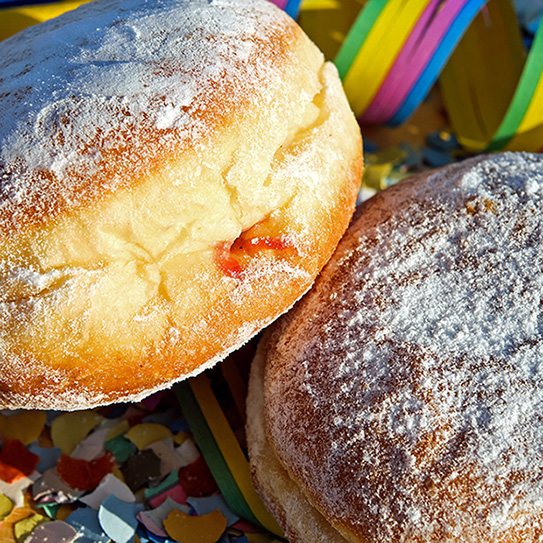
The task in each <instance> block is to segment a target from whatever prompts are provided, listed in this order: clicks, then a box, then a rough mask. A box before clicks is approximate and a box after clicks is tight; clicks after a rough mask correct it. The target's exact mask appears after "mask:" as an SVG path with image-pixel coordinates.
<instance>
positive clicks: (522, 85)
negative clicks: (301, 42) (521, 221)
mask: <svg viewBox="0 0 543 543" xmlns="http://www.w3.org/2000/svg"><path fill="white" fill-rule="evenodd" d="M302 8H303V6H302ZM542 27H543V25H540V27H539V30H538V31H537V33H536V35H535V38H534V40H533V43H532V45H531V48H530V51H529V53H528V54H527V53H526V51H525V50H524V48H523V44H522V40H521V35H520V30H519V28H518V24H517V18H516V15H515V12H514V9H513V6H512V5H511V3H510V0H411V1H409V2H405V1H403V0H369V1H368V2H367V3H366V4H365V5H364V7H363V9H362V10H361V11H360V13H359V15H358V17H357V19H356V20H355V22H354V24H353V25H352V27H351V28H350V30H349V32H348V34H347V36H346V38H345V40H344V41H343V43H342V46H341V48H340V50H339V52H338V53H337V55H336V56H335V59H334V61H335V63H336V65H337V67H338V70H339V73H340V75H341V77H342V79H343V84H344V87H345V91H346V93H347V96H348V97H349V100H350V102H351V106H352V107H353V110H354V111H355V114H356V115H357V117H358V118H359V119H360V120H361V122H362V123H368V124H386V125H388V126H398V125H400V124H402V123H403V122H405V121H406V120H407V119H408V118H409V116H410V115H411V114H412V113H413V112H414V111H415V110H416V108H417V107H418V106H419V104H420V103H421V102H422V101H423V100H424V98H425V97H426V96H427V94H428V92H429V91H430V89H431V88H432V86H433V85H434V83H436V81H437V80H438V79H439V78H440V84H441V89H442V94H443V98H444V102H445V106H446V109H447V112H448V115H449V119H450V122H451V125H452V128H453V130H454V132H455V133H456V135H457V138H458V140H459V142H460V143H461V144H462V145H463V146H464V147H465V148H467V149H469V150H473V151H483V150H499V149H508V150H524V151H535V152H537V151H540V150H542V149H543V30H542Z"/></svg>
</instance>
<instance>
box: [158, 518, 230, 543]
mask: <svg viewBox="0 0 543 543" xmlns="http://www.w3.org/2000/svg"><path fill="white" fill-rule="evenodd" d="M164 528H165V529H166V532H167V533H168V535H169V536H170V537H172V538H173V539H174V540H175V541H177V543H217V541H218V540H219V538H220V537H221V535H222V534H223V532H224V531H225V530H226V519H225V518H224V515H223V514H222V513H221V512H220V511H218V510H217V511H213V512H212V513H209V514H207V515H202V516H199V517H193V516H190V515H187V514H186V513H183V512H182V511H179V510H174V511H172V512H171V513H170V514H169V515H168V517H166V519H165V520H164Z"/></svg>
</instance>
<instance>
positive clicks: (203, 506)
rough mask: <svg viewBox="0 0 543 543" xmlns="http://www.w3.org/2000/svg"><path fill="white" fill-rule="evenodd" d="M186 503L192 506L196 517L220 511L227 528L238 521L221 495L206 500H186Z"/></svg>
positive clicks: (238, 518) (237, 517)
mask: <svg viewBox="0 0 543 543" xmlns="http://www.w3.org/2000/svg"><path fill="white" fill-rule="evenodd" d="M187 503H188V504H189V505H190V506H192V508H193V509H194V511H196V514H197V515H207V514H208V513H211V512H213V511H216V510H218V511H220V512H221V513H222V514H223V516H224V517H225V519H226V525H227V526H232V525H233V524H236V522H238V521H239V520H240V517H239V516H238V515H236V514H235V513H234V512H232V510H231V509H230V507H228V504H227V503H226V500H225V499H224V498H223V497H222V495H221V494H216V495H215V496H209V497H206V498H188V499H187Z"/></svg>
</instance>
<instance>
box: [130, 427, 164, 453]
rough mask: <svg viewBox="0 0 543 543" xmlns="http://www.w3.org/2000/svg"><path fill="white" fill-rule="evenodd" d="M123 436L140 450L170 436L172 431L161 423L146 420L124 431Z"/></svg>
mask: <svg viewBox="0 0 543 543" xmlns="http://www.w3.org/2000/svg"><path fill="white" fill-rule="evenodd" d="M125 437H126V438H127V439H129V440H130V441H132V443H134V445H136V447H137V448H138V449H139V450H140V451H141V450H143V449H145V448H146V447H148V446H149V445H151V443H154V442H156V441H161V440H163V439H166V438H167V437H172V432H171V431H170V430H169V429H168V428H166V426H163V425H162V424H156V423H153V422H148V423H142V424H138V425H136V426H133V427H132V428H130V430H128V432H126V434H125Z"/></svg>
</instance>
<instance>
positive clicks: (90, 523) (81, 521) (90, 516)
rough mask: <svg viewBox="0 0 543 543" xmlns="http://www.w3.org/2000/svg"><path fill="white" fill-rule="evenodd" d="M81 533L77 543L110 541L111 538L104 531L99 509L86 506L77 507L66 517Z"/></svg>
mask: <svg viewBox="0 0 543 543" xmlns="http://www.w3.org/2000/svg"><path fill="white" fill-rule="evenodd" d="M66 522H67V523H68V524H70V525H71V526H73V527H74V528H75V529H76V530H77V531H78V533H79V534H81V535H80V536H79V539H78V540H77V543H109V541H110V538H109V536H108V535H106V534H105V533H104V531H103V530H102V527H101V526H100V522H99V520H98V511H95V510H94V509H89V508H88V507H85V508H83V509H77V510H76V511H74V512H73V513H72V514H71V515H69V516H68V517H67V518H66Z"/></svg>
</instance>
